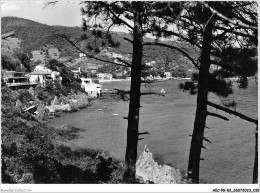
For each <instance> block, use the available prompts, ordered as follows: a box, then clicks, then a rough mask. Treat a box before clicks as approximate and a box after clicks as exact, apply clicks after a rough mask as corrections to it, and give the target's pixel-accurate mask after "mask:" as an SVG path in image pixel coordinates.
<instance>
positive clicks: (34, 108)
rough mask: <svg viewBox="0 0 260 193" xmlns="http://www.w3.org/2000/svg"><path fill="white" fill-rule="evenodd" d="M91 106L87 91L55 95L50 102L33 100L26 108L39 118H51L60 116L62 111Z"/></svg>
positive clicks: (73, 110) (72, 110)
mask: <svg viewBox="0 0 260 193" xmlns="http://www.w3.org/2000/svg"><path fill="white" fill-rule="evenodd" d="M88 106H90V101H89V97H88V95H87V94H85V93H78V94H75V93H73V94H69V95H68V96H61V97H59V98H58V97H57V96H55V97H54V99H53V100H52V101H51V102H50V104H46V103H44V102H42V101H32V105H31V106H30V107H28V108H27V109H25V111H29V112H31V113H32V114H35V117H36V118H37V119H38V120H45V119H51V118H54V117H57V116H60V114H61V112H75V111H78V110H79V109H83V108H86V107H88Z"/></svg>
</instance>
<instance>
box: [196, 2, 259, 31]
mask: <svg viewBox="0 0 260 193" xmlns="http://www.w3.org/2000/svg"><path fill="white" fill-rule="evenodd" d="M199 3H201V4H203V5H204V6H205V7H207V8H208V9H209V10H210V11H211V12H212V13H215V14H216V15H217V16H218V17H220V18H222V19H224V20H226V21H228V22H229V23H232V24H234V25H236V26H239V27H242V28H245V29H252V30H258V27H257V26H253V25H247V24H245V23H242V22H239V21H234V20H232V19H230V18H228V17H226V16H224V15H222V14H221V13H219V12H218V11H216V10H215V9H213V8H211V7H210V6H209V5H208V4H207V3H205V2H199Z"/></svg>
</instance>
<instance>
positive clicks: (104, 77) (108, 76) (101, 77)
mask: <svg viewBox="0 0 260 193" xmlns="http://www.w3.org/2000/svg"><path fill="white" fill-rule="evenodd" d="M97 77H98V80H99V81H100V82H103V81H111V80H112V79H113V75H112V74H110V73H98V74H97Z"/></svg>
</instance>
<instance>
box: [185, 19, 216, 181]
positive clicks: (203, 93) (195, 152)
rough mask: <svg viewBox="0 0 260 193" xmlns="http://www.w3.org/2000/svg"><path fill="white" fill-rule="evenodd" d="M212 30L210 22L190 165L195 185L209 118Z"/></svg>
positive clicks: (200, 75) (206, 32) (207, 31)
mask: <svg viewBox="0 0 260 193" xmlns="http://www.w3.org/2000/svg"><path fill="white" fill-rule="evenodd" d="M212 28H213V23H212V21H210V22H209V23H208V24H207V25H206V27H205V30H204V33H203V43H202V53H201V62H200V70H199V81H198V95H197V107H196V114H195V121H194V128H193V134H192V140H191V147H190V155H189V163H188V180H189V181H191V182H194V183H199V167H200V155H201V148H202V145H203V137H204V128H205V124H206V117H207V102H208V77H209V67H210V50H211V41H212Z"/></svg>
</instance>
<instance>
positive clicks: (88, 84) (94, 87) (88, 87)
mask: <svg viewBox="0 0 260 193" xmlns="http://www.w3.org/2000/svg"><path fill="white" fill-rule="evenodd" d="M81 81H82V83H81V87H82V88H84V90H85V92H86V93H88V95H89V96H91V97H95V98H98V97H100V96H101V92H102V86H101V85H100V84H95V83H94V82H93V80H92V78H81Z"/></svg>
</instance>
